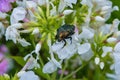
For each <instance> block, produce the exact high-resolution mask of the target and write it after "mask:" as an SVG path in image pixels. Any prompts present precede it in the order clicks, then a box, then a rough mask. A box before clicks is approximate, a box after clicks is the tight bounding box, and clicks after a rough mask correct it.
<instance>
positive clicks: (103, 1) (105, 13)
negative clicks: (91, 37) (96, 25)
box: [81, 0, 118, 24]
mask: <svg viewBox="0 0 120 80" xmlns="http://www.w3.org/2000/svg"><path fill="white" fill-rule="evenodd" d="M81 4H82V5H87V6H88V15H87V16H86V20H85V22H86V24H89V22H90V20H91V18H90V17H91V15H92V13H97V14H98V15H97V16H99V19H98V18H97V19H96V17H95V19H96V20H97V21H102V22H105V21H107V20H108V19H109V18H110V16H111V12H113V11H114V10H118V7H117V6H114V7H113V8H112V2H111V1H109V0H82V1H81ZM98 12H99V13H98ZM92 17H93V16H92Z"/></svg>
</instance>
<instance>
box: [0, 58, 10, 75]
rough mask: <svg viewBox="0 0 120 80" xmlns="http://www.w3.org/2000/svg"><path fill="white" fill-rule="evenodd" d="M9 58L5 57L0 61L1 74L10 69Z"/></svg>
mask: <svg viewBox="0 0 120 80" xmlns="http://www.w3.org/2000/svg"><path fill="white" fill-rule="evenodd" d="M8 67H9V66H8V60H7V59H3V60H2V61H0V75H2V74H4V73H6V72H7V70H8Z"/></svg>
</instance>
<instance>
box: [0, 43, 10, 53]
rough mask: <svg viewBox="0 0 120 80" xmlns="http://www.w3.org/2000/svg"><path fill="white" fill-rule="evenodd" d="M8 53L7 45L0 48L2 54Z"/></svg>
mask: <svg viewBox="0 0 120 80" xmlns="http://www.w3.org/2000/svg"><path fill="white" fill-rule="evenodd" d="M7 51H8V49H7V47H6V46H5V45H1V46H0V52H1V53H6V52H7Z"/></svg>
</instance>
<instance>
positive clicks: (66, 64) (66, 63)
mask: <svg viewBox="0 0 120 80" xmlns="http://www.w3.org/2000/svg"><path fill="white" fill-rule="evenodd" d="M67 66H68V60H66V62H65V66H64V68H63V70H62V73H61V75H60V80H62V77H63V74H64V72H65V69H66V68H67Z"/></svg>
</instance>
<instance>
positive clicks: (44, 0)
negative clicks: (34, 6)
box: [37, 0, 47, 6]
mask: <svg viewBox="0 0 120 80" xmlns="http://www.w3.org/2000/svg"><path fill="white" fill-rule="evenodd" d="M46 2H47V0H38V1H37V3H38V5H40V6H42V5H45V4H46Z"/></svg>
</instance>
